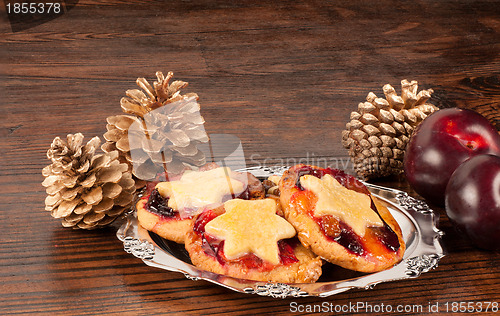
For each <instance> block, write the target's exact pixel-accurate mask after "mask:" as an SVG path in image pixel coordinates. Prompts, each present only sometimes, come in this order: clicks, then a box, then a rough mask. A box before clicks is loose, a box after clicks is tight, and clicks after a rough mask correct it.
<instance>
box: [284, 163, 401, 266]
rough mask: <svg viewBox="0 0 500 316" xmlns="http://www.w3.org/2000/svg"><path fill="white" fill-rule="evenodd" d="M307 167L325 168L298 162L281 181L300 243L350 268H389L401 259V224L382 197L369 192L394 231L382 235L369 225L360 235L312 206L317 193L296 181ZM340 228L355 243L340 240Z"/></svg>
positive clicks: (288, 210)
mask: <svg viewBox="0 0 500 316" xmlns="http://www.w3.org/2000/svg"><path fill="white" fill-rule="evenodd" d="M307 168H312V169H314V170H324V169H321V168H318V167H311V166H304V165H298V166H295V167H292V168H290V170H288V171H286V172H285V173H284V174H283V177H282V178H281V181H280V193H281V195H280V200H281V204H282V207H283V212H284V214H285V218H286V219H287V220H288V221H289V222H290V223H291V224H292V225H293V226H294V227H295V229H296V230H297V232H298V238H299V240H300V241H301V243H302V244H303V245H304V246H305V247H308V248H310V249H311V250H312V251H313V252H314V253H316V254H317V255H319V256H321V257H322V258H324V259H325V260H327V261H329V262H331V263H333V264H337V265H339V266H341V267H343V268H347V269H351V270H356V271H361V272H376V271H381V270H385V269H388V268H390V267H392V266H393V265H395V264H396V263H398V262H399V261H400V260H401V259H402V257H403V254H404V251H405V243H404V240H403V236H402V233H401V229H400V227H399V225H398V224H397V222H396V220H395V219H394V218H393V217H392V215H391V214H390V212H389V210H388V209H387V208H386V207H385V206H384V205H383V203H382V201H379V200H377V199H376V198H374V197H373V196H371V195H370V196H371V197H372V201H373V202H374V204H375V206H376V208H377V210H378V212H379V215H380V217H381V218H382V220H383V221H384V222H385V223H386V224H387V225H388V226H389V227H390V228H391V230H392V231H393V232H394V234H392V233H390V232H389V233H388V234H387V231H386V230H385V231H384V232H386V234H387V235H388V236H386V237H381V236H382V235H383V234H382V232H381V231H376V230H375V229H372V228H367V233H366V234H365V235H364V236H357V235H355V234H354V233H353V232H352V231H349V230H348V229H344V228H342V227H344V226H339V225H343V224H342V223H341V222H339V221H338V220H337V219H335V218H333V217H331V216H330V217H329V216H322V217H321V218H318V217H315V216H314V215H313V212H312V210H313V209H314V207H315V205H316V203H317V199H318V198H317V196H316V195H315V194H314V193H313V192H311V191H308V190H305V189H301V188H298V187H297V181H298V179H299V178H300V176H301V174H300V172H303V171H301V170H305V169H307ZM347 181H351V182H353V181H354V182H355V181H356V180H355V179H354V178H353V177H351V178H349V179H347ZM356 185H360V186H359V188H358V189H357V190H359V191H361V192H368V190H367V189H366V188H365V187H364V186H363V185H362V184H361V183H356ZM365 190H366V191H365ZM368 193H369V192H368ZM384 229H386V228H384ZM341 231H342V232H343V233H344V232H346V233H345V237H347V238H344V237H342V238H344V240H348V239H352V240H353V243H352V245H348V244H346V243H343V244H341V243H340V242H337V241H338V237H339V235H338V234H339V233H340V232H341ZM328 234H330V236H328ZM383 238H387V239H388V240H389V243H390V244H391V245H394V244H397V247H393V248H390V247H388V246H387V243H386V244H384V242H381V240H384V239H383ZM389 238H392V239H389ZM396 238H397V242H396ZM336 240H337V241H336ZM353 245H354V246H353ZM396 248H397V249H396Z"/></svg>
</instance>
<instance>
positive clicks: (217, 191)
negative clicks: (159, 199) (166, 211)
mask: <svg viewBox="0 0 500 316" xmlns="http://www.w3.org/2000/svg"><path fill="white" fill-rule="evenodd" d="M231 174H232V171H231V169H230V168H222V167H219V168H216V169H212V170H208V171H190V172H185V173H184V174H183V175H182V177H181V178H180V179H179V180H176V181H169V182H160V183H158V184H157V185H156V188H157V189H158V192H159V193H160V194H161V195H162V196H164V197H168V198H169V200H168V206H169V207H171V208H172V209H174V210H183V209H196V208H199V207H203V206H207V205H214V204H220V203H222V199H223V198H224V196H227V195H232V196H235V195H238V194H239V193H241V192H243V190H244V189H245V186H246V184H245V183H243V182H241V181H238V180H235V179H233V178H231Z"/></svg>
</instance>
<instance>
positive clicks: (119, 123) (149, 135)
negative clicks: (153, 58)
mask: <svg viewBox="0 0 500 316" xmlns="http://www.w3.org/2000/svg"><path fill="white" fill-rule="evenodd" d="M156 76H157V81H155V82H154V83H153V87H152V86H151V85H150V84H149V83H148V82H147V80H146V79H144V78H139V79H137V81H136V82H137V85H138V86H139V87H141V88H142V89H143V90H144V92H145V93H144V92H143V91H141V90H138V89H136V90H128V91H127V92H126V95H127V96H126V97H123V98H122V99H121V101H120V104H121V107H122V110H123V111H124V112H125V113H127V114H131V115H115V116H110V117H108V118H107V123H108V124H107V126H106V128H107V132H106V133H105V134H104V138H105V139H106V143H105V144H103V146H102V149H103V150H104V151H105V152H109V151H113V150H118V151H119V152H120V159H121V161H124V162H125V161H126V162H127V163H128V164H129V166H130V169H131V170H132V173H133V174H134V176H136V177H137V178H139V179H143V180H149V179H152V178H154V177H155V176H156V174H157V173H158V172H163V171H165V169H166V170H167V171H168V172H169V173H171V174H175V173H180V172H181V171H182V170H184V168H185V165H186V164H187V165H193V166H201V165H203V164H205V155H204V154H203V152H201V151H200V150H198V147H197V145H198V144H200V143H205V142H207V141H208V136H207V134H206V132H205V130H204V127H203V124H204V122H205V121H204V119H203V117H202V116H201V115H200V106H199V104H198V102H197V100H198V96H197V95H196V94H195V93H188V94H186V95H181V94H180V89H182V88H184V87H186V86H187V85H188V83H187V82H183V81H174V82H172V83H171V84H170V83H169V82H170V79H171V78H172V76H173V73H171V72H169V73H168V74H167V76H166V77H165V76H163V74H162V73H161V72H157V73H156ZM131 140H132V141H131Z"/></svg>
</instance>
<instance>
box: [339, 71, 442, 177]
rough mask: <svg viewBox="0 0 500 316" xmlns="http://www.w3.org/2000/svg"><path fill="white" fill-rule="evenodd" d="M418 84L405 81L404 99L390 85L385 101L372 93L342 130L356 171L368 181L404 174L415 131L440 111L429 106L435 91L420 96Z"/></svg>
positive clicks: (402, 85)
mask: <svg viewBox="0 0 500 316" xmlns="http://www.w3.org/2000/svg"><path fill="white" fill-rule="evenodd" d="M417 90H418V85H417V81H411V82H409V81H407V80H402V81H401V96H398V95H397V93H396V91H395V89H394V88H393V87H392V86H391V85H390V84H386V85H385V86H384V87H383V91H384V95H385V98H379V97H377V96H376V95H375V94H374V93H373V92H370V93H368V96H367V97H366V102H362V103H359V105H358V109H357V111H353V112H351V115H350V121H349V122H348V123H347V124H346V129H345V130H344V131H342V145H343V146H344V148H346V149H348V151H349V156H350V157H351V161H352V162H353V164H354V171H355V172H356V174H357V175H358V176H360V177H361V178H363V179H365V180H368V179H374V178H380V177H386V176H390V175H398V174H400V173H402V172H403V158H404V153H405V149H406V145H407V144H408V141H409V138H410V136H411V134H412V133H413V130H414V129H415V128H416V127H417V126H418V124H420V122H422V121H423V120H424V119H425V118H426V117H427V116H428V115H430V114H432V113H433V112H435V111H437V110H438V108H437V107H436V106H434V105H432V104H429V103H427V100H428V99H429V98H430V97H431V94H432V93H433V90H432V89H428V90H421V91H420V92H418V93H417Z"/></svg>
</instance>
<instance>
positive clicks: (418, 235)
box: [117, 167, 444, 298]
mask: <svg viewBox="0 0 500 316" xmlns="http://www.w3.org/2000/svg"><path fill="white" fill-rule="evenodd" d="M284 170H286V168H284V167H279V168H268V167H254V168H247V169H244V170H239V171H248V172H251V173H253V174H254V175H255V176H256V177H261V178H266V177H268V176H270V175H273V174H280V173H282V172H283V171H284ZM364 184H365V185H366V186H367V187H368V189H369V190H370V191H371V192H372V194H373V195H375V196H376V197H378V198H379V199H380V200H382V201H383V202H384V203H385V204H386V206H387V207H388V209H389V211H390V212H391V214H392V215H393V216H394V218H395V219H396V221H397V222H398V223H399V225H400V227H401V230H402V232H403V238H404V240H405V242H406V251H405V254H404V257H403V260H402V261H401V262H400V263H398V264H397V265H395V266H394V267H392V268H391V269H388V270H384V271H381V272H376V273H369V274H367V273H360V272H355V271H350V270H346V269H342V268H340V267H337V266H334V265H332V264H329V263H326V264H325V265H323V275H322V276H321V278H320V279H319V280H318V282H316V283H300V284H298V283H294V284H284V283H267V282H257V281H251V280H244V279H237V278H233V277H229V276H225V275H220V274H216V273H212V272H208V271H205V270H201V269H199V268H197V267H195V266H193V265H192V264H191V261H190V259H189V256H188V254H187V252H186V250H185V249H184V245H180V244H177V243H175V242H171V241H168V240H165V239H163V238H161V237H159V236H158V235H156V234H154V233H150V232H148V231H147V230H145V229H144V228H142V227H141V226H140V225H139V224H138V222H137V217H136V212H135V211H132V212H130V213H128V214H127V215H126V216H125V217H124V223H123V224H122V225H121V226H120V228H119V229H118V232H117V237H118V239H119V240H121V241H122V242H123V247H124V249H125V251H126V252H127V253H131V254H132V255H134V256H135V257H137V258H139V259H142V260H143V261H144V263H145V264H147V265H149V266H152V267H157V268H160V269H164V270H168V271H174V272H181V273H183V274H184V275H185V276H186V277H187V278H188V279H191V280H205V281H209V282H212V283H215V284H217V285H220V286H223V287H226V288H228V289H231V290H234V291H237V292H241V293H248V294H258V295H263V296H271V297H275V298H285V297H303V296H319V297H326V296H330V295H334V294H337V293H341V292H344V291H347V290H349V289H353V288H363V289H371V288H373V287H374V286H375V285H376V284H378V283H382V282H389V281H396V280H402V279H410V278H416V277H418V276H420V274H422V273H425V272H428V271H430V270H432V269H434V268H436V267H437V265H438V262H439V260H440V259H441V258H442V257H443V256H444V250H443V247H442V246H441V244H440V238H441V236H442V235H443V233H442V232H441V231H440V230H439V229H438V228H437V224H438V219H439V217H438V216H437V215H436V214H434V212H433V211H432V210H431V209H430V208H429V206H428V205H427V204H426V203H424V202H422V201H420V200H417V199H415V198H413V197H411V196H409V195H408V194H407V193H406V192H403V191H399V190H395V189H390V188H385V187H381V186H377V185H373V184H369V183H364Z"/></svg>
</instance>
